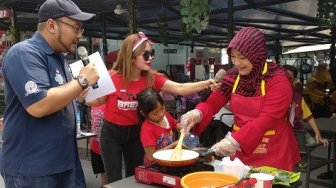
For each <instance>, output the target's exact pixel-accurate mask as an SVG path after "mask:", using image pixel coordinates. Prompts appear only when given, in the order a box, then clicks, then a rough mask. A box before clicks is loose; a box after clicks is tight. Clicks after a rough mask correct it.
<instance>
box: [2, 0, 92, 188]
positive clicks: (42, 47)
mask: <svg viewBox="0 0 336 188" xmlns="http://www.w3.org/2000/svg"><path fill="white" fill-rule="evenodd" d="M94 16H95V15H94V14H89V13H85V12H82V11H81V10H80V9H79V8H78V7H77V6H76V5H75V4H74V3H73V2H72V1H70V0H47V1H45V2H44V3H43V4H42V5H41V7H40V9H39V12H38V17H39V23H38V26H37V32H36V33H35V35H34V36H33V37H32V38H31V39H29V40H26V41H23V42H20V43H17V44H16V45H14V46H13V47H12V48H11V49H10V50H9V51H8V52H7V54H6V56H5V58H4V61H3V74H4V83H5V102H6V110H5V113H4V128H3V146H2V150H1V152H0V171H1V174H2V176H3V178H4V181H5V185H6V187H20V188H21V187H22V188H23V187H25V188H27V187H29V188H34V187H45V188H50V187H60V188H70V187H71V188H72V187H85V180H84V178H83V171H82V169H81V166H80V161H79V157H78V152H77V145H76V132H75V131H76V128H75V127H76V124H75V103H74V99H75V98H76V97H77V96H78V95H79V94H80V93H81V92H82V91H83V90H85V89H86V88H87V87H88V86H91V85H93V84H94V83H96V82H97V80H98V71H97V69H96V67H95V66H94V63H90V64H88V65H87V66H85V67H84V68H82V69H81V70H80V73H79V76H78V77H76V78H75V79H73V78H72V75H71V72H70V69H69V65H68V63H67V62H66V60H65V57H64V56H65V53H74V52H75V51H76V45H77V43H78V41H79V39H80V38H82V33H83V22H84V21H88V20H90V19H92V18H93V17H94ZM80 178H83V179H82V180H84V181H81V182H80V183H82V185H80V184H79V183H77V182H79V181H77V180H79V179H80ZM75 181H77V182H76V183H75ZM83 184H84V185H83Z"/></svg>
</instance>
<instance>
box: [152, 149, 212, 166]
mask: <svg viewBox="0 0 336 188" xmlns="http://www.w3.org/2000/svg"><path fill="white" fill-rule="evenodd" d="M173 150H174V149H167V150H160V151H157V152H155V153H154V154H153V158H154V161H155V163H156V164H159V165H162V166H169V167H176V166H187V165H192V164H195V163H196V162H197V161H198V159H199V157H200V156H201V157H206V156H208V155H212V154H214V151H213V150H211V149H207V148H202V151H193V150H188V149H182V157H181V159H180V160H171V159H170V156H171V153H172V152H173Z"/></svg>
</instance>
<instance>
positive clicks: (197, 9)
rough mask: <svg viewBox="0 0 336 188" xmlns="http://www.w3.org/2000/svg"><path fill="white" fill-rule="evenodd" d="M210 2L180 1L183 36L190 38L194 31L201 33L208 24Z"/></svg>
mask: <svg viewBox="0 0 336 188" xmlns="http://www.w3.org/2000/svg"><path fill="white" fill-rule="evenodd" d="M210 1H211V0H181V1H180V5H181V17H182V24H183V25H184V26H183V27H182V28H183V31H184V33H185V36H186V37H188V38H189V39H190V38H191V36H192V35H191V33H192V32H193V31H194V30H195V31H196V32H197V33H201V31H202V30H204V29H205V28H206V27H207V26H208V23H209V15H210V5H209V4H210Z"/></svg>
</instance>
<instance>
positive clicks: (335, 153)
mask: <svg viewBox="0 0 336 188" xmlns="http://www.w3.org/2000/svg"><path fill="white" fill-rule="evenodd" d="M335 139H336V135H335V134H334V140H335ZM335 141H336V140H335ZM330 144H331V143H330ZM333 144H334V151H333V156H332V158H333V180H332V181H333V185H336V143H335V142H334V143H333Z"/></svg>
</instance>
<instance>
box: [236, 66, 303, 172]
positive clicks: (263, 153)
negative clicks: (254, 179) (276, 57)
mask: <svg viewBox="0 0 336 188" xmlns="http://www.w3.org/2000/svg"><path fill="white" fill-rule="evenodd" d="M266 71H267V64H265V67H264V70H263V74H264V73H266ZM239 79H240V77H239V75H238V77H237V79H236V82H235V84H234V87H233V90H232V95H231V100H230V106H231V110H232V112H233V113H234V115H235V125H234V129H233V134H232V136H233V137H234V135H235V134H239V129H240V128H242V127H244V125H246V124H247V123H248V122H250V121H252V120H254V119H255V118H257V117H258V116H259V114H260V112H261V109H262V107H263V104H264V100H265V94H266V92H265V81H264V80H262V83H261V91H262V96H256V97H244V96H241V95H238V94H236V93H235V90H236V88H237V85H238V83H239ZM252 126H258V125H252ZM286 126H287V127H289V126H288V125H287V123H285V120H284V123H283V124H280V126H275V127H274V130H268V131H267V132H265V134H264V135H263V138H256V139H260V141H261V142H260V144H259V146H258V147H257V148H249V146H250V145H249V143H248V142H245V143H244V141H243V140H240V142H239V143H240V145H241V148H243V147H242V146H244V148H245V149H246V148H248V149H250V150H251V151H254V152H253V153H252V154H251V153H249V154H247V153H245V152H244V151H237V153H236V154H235V155H234V156H232V157H233V158H234V157H238V158H239V159H240V160H241V161H242V162H243V163H244V164H246V165H250V166H264V165H267V166H272V167H276V168H281V169H285V170H292V167H293V166H294V164H293V163H296V162H297V160H298V159H297V157H292V156H290V155H289V154H288V153H290V152H289V151H290V150H291V149H290V147H291V145H290V143H288V141H291V140H292V137H290V136H289V135H291V134H288V130H289V131H291V132H290V133H292V130H291V128H290V127H289V128H290V129H286V128H285V129H284V128H283V127H286ZM252 130H253V129H252ZM243 136H244V137H247V136H248V137H255V135H254V133H253V132H252V131H250V132H248V134H246V135H243ZM282 141H283V143H281V142H282ZM294 143H295V140H294ZM248 149H246V150H248ZM294 161H295V162H294Z"/></svg>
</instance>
